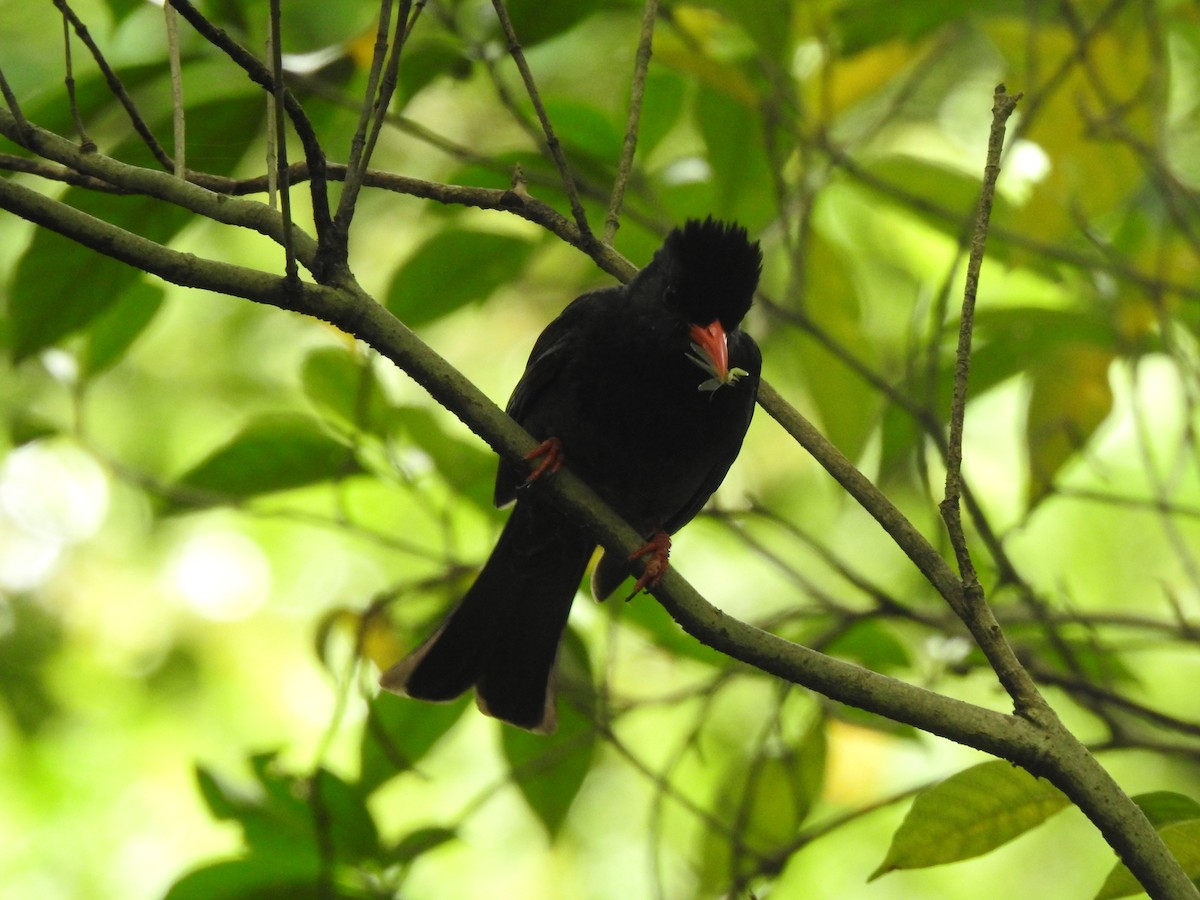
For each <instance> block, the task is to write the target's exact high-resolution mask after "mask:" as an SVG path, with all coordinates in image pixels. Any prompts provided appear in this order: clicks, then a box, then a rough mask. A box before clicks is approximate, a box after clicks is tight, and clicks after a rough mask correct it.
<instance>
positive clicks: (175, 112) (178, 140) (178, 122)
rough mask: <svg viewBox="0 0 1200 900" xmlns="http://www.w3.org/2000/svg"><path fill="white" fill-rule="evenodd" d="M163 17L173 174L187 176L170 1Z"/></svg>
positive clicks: (176, 39) (180, 82)
mask: <svg viewBox="0 0 1200 900" xmlns="http://www.w3.org/2000/svg"><path fill="white" fill-rule="evenodd" d="M163 18H164V19H165V20H166V23H167V57H168V59H169V60H170V66H171V110H172V112H171V119H172V122H173V124H174V137H175V147H174V150H175V174H176V176H178V177H179V178H187V140H186V132H185V127H186V126H185V123H186V118H185V117H184V112H183V73H182V71H181V69H180V64H179V28H178V27H177V23H176V21H175V9H174V7H172V6H171V4H170V3H164V4H163Z"/></svg>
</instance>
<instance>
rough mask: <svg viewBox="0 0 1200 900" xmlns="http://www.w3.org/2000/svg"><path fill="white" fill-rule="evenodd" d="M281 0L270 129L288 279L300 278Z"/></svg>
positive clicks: (275, 2)
mask: <svg viewBox="0 0 1200 900" xmlns="http://www.w3.org/2000/svg"><path fill="white" fill-rule="evenodd" d="M279 17H280V11H279V0H271V10H270V19H271V22H270V33H271V74H272V78H273V81H274V84H273V85H272V90H271V97H272V98H273V100H274V102H273V103H272V104H271V106H272V109H273V111H274V114H275V115H274V117H273V120H272V122H271V126H270V127H271V129H272V130H273V131H274V132H275V171H276V176H275V182H276V186H277V187H278V189H279V214H280V215H281V216H282V217H283V254H284V274H285V275H286V276H287V279H288V281H295V280H296V279H297V278H298V277H299V271H298V270H297V268H296V248H295V245H294V244H293V241H292V195H291V191H290V190H289V189H288V188H289V185H288V162H287V159H288V157H287V123H286V121H285V119H284V115H283V108H284V97H283V92H284V90H285V87H284V83H283V48H282V47H281V46H280V43H281V38H280V34H279Z"/></svg>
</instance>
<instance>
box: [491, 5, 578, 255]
mask: <svg viewBox="0 0 1200 900" xmlns="http://www.w3.org/2000/svg"><path fill="white" fill-rule="evenodd" d="M492 7H493V8H494V9H495V10H496V16H497V17H498V18H499V19H500V27H501V28H503V29H504V36H505V37H506V38H507V39H508V53H509V55H510V56H511V57H512V58H513V62H515V63H516V64H517V71H519V72H520V73H521V80H522V81H523V82H524V83H525V91H526V93H528V94H529V100H530V102H531V103H532V104H533V110H534V112H536V113H537V117H538V121H539V122H540V123H541V125H542V133H543V134H544V135H545V138H546V147H547V149H548V150H549V151H550V156H551V157H552V158H553V159H554V164H555V165H556V166H557V167H558V174H559V177H561V178H562V182H563V188H564V189H565V190H566V192H567V199H568V200H570V202H571V214H572V215H573V216H574V218H575V226H576V227H577V228H578V229H579V231H580V233H581V234H583V235H584V236H585V237H586V238H590V237H591V236H592V229H591V227H590V226H589V225H588V222H587V213H585V212H584V210H583V203H581V202H580V200H579V191H578V189H577V188H576V187H575V176H574V175H573V174H572V173H571V167H570V166H569V165H567V157H566V154H564V153H563V148H562V144H561V143H559V140H558V136H557V135H556V134H555V133H554V126H553V125H551V124H550V117H549V116H548V115H547V114H546V107H545V106H543V105H542V98H541V95H540V94H539V93H538V89H537V84H536V83H535V82H534V80H533V72H532V71H531V70H530V68H529V63H528V62H526V61H525V51H524V50H522V49H521V42H520V40H519V39H518V38H517V32H516V30H515V29H514V28H513V24H512V20H511V19H509V17H508V10H507V9H505V8H504V0H492Z"/></svg>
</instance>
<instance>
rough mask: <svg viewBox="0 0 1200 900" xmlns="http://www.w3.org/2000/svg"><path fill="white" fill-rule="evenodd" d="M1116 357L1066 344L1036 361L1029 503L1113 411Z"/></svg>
mask: <svg viewBox="0 0 1200 900" xmlns="http://www.w3.org/2000/svg"><path fill="white" fill-rule="evenodd" d="M1114 358H1115V354H1114V353H1113V352H1112V351H1111V350H1108V349H1106V348H1103V347H1098V346H1096V345H1094V344H1080V343H1076V344H1065V345H1063V346H1062V347H1060V348H1058V349H1057V350H1055V351H1054V352H1052V353H1050V354H1049V355H1048V356H1047V357H1046V358H1045V359H1043V360H1041V361H1040V362H1039V363H1038V364H1037V365H1036V366H1034V367H1033V369H1032V371H1031V375H1032V377H1033V392H1032V394H1031V395H1030V398H1029V416H1028V419H1027V420H1026V425H1025V440H1026V449H1027V451H1028V454H1029V494H1028V498H1027V499H1028V506H1029V509H1033V508H1034V507H1035V506H1036V505H1037V504H1038V503H1040V502H1041V501H1042V500H1043V499H1044V498H1045V496H1046V494H1047V493H1048V492H1049V490H1050V487H1051V485H1052V484H1053V481H1054V477H1055V475H1057V474H1058V471H1059V470H1060V469H1061V468H1062V467H1063V465H1064V464H1065V463H1066V462H1067V461H1068V460H1069V459H1071V457H1073V456H1074V455H1075V454H1076V453H1078V452H1079V451H1080V450H1081V449H1082V448H1083V447H1084V446H1085V445H1086V444H1087V442H1088V439H1089V438H1091V436H1092V434H1093V433H1094V432H1095V430H1096V429H1097V428H1098V427H1099V426H1100V423H1101V422H1103V421H1104V420H1105V419H1106V418H1108V414H1109V413H1110V412H1112V402H1113V394H1112V388H1111V387H1110V386H1109V383H1108V367H1109V364H1110V363H1112V361H1113V359H1114Z"/></svg>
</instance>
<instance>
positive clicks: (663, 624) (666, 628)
mask: <svg viewBox="0 0 1200 900" xmlns="http://www.w3.org/2000/svg"><path fill="white" fill-rule="evenodd" d="M628 583H629V584H631V585H632V583H633V580H632V578H630V580H629V582H628ZM614 596H620V594H616V595H614ZM620 615H621V622H622V623H623V624H625V625H628V626H631V627H633V628H636V629H638V630H640V631H641V632H642V634H643V636H644V637H646V638H647V639H648V640H650V641H652V642H653V643H654V644H655V646H657V647H661V648H662V649H663V650H665V651H667V652H668V653H670V654H671V655H672V656H673V657H680V658H683V659H691V660H694V661H696V662H700V663H704V665H706V666H714V667H716V668H723V667H725V666H726V665H727V664H728V663H729V657H727V656H726V655H725V654H723V653H720V652H718V651H716V650H714V649H713V648H712V647H709V646H707V645H705V644H701V643H700V642H699V641H698V640H696V639H695V638H694V637H692V636H691V635H690V634H688V633H687V632H685V631H684V630H683V629H682V628H680V627H679V623H678V622H676V621H675V620H674V619H672V618H671V616H670V614H669V613H668V612H667V611H666V610H665V609H663V608H662V606H661V605H660V604H658V603H657V602H655V601H654V600H653V599H651V598H650V597H634V598H633V599H632V600H630V601H629V602H628V603H626V604H625V605H624V607H623V608H622V609H621V613H620Z"/></svg>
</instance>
